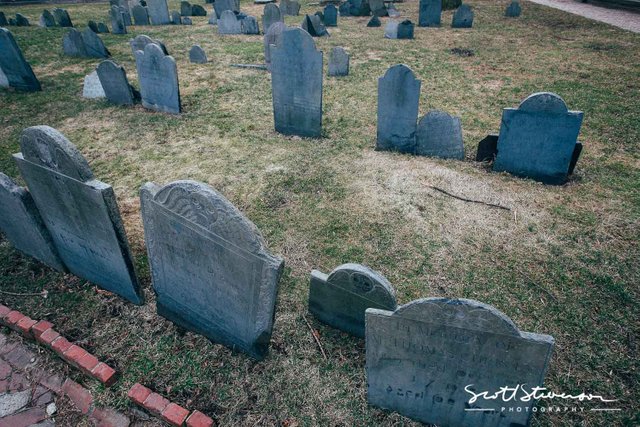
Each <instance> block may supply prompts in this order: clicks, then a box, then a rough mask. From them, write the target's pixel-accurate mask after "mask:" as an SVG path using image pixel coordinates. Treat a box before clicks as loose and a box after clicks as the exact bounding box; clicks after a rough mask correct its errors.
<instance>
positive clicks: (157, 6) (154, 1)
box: [147, 0, 171, 25]
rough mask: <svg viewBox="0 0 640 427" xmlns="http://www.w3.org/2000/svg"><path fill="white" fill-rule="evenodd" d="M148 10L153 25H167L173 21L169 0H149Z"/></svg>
mask: <svg viewBox="0 0 640 427" xmlns="http://www.w3.org/2000/svg"><path fill="white" fill-rule="evenodd" d="M147 11H148V12H149V20H150V21H151V25H167V24H170V23H171V17H170V16H169V7H168V6H167V0H147Z"/></svg>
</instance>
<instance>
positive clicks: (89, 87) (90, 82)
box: [82, 71, 106, 99]
mask: <svg viewBox="0 0 640 427" xmlns="http://www.w3.org/2000/svg"><path fill="white" fill-rule="evenodd" d="M82 97H83V98H87V99H98V98H105V97H106V95H105V93H104V88H103V87H102V83H100V77H98V73H97V72H96V71H94V72H92V73H90V74H87V75H86V76H84V84H83V85H82Z"/></svg>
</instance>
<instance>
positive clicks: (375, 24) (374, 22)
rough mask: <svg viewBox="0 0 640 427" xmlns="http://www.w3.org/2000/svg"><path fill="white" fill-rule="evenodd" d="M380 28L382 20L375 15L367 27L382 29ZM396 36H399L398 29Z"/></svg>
mask: <svg viewBox="0 0 640 427" xmlns="http://www.w3.org/2000/svg"><path fill="white" fill-rule="evenodd" d="M380 26H382V23H381V22H380V18H378V17H377V16H375V15H374V16H372V17H371V19H370V20H369V22H367V27H380ZM396 35H397V28H396Z"/></svg>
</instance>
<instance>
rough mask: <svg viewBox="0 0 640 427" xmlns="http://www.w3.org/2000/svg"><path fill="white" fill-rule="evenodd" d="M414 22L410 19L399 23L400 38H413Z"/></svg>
mask: <svg viewBox="0 0 640 427" xmlns="http://www.w3.org/2000/svg"><path fill="white" fill-rule="evenodd" d="M413 29H414V25H413V22H411V21H409V20H408V19H406V20H404V21H402V22H401V23H399V24H398V38H399V39H413Z"/></svg>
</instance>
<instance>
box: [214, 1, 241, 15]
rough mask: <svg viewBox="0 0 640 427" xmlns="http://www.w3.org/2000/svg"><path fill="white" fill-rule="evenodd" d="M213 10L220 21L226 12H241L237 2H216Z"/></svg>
mask: <svg viewBox="0 0 640 427" xmlns="http://www.w3.org/2000/svg"><path fill="white" fill-rule="evenodd" d="M213 10H214V11H215V12H216V16H217V17H218V19H220V18H222V12H224V11H225V10H230V11H231V12H240V5H239V4H238V2H236V0H215V1H214V2H213Z"/></svg>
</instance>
